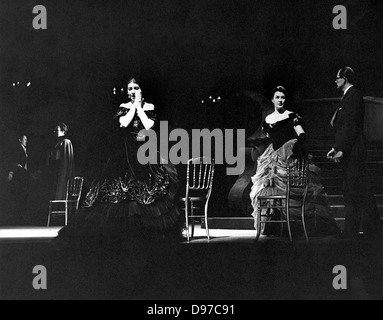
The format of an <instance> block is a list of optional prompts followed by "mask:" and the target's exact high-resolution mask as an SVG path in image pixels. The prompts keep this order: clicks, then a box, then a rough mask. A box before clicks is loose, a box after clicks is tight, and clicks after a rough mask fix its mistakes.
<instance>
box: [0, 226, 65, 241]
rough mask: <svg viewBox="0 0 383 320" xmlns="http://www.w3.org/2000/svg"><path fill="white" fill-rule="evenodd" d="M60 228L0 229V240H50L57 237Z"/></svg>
mask: <svg viewBox="0 0 383 320" xmlns="http://www.w3.org/2000/svg"><path fill="white" fill-rule="evenodd" d="M60 229H61V227H54V228H43V227H41V228H40V227H30V228H27V227H23V228H16V227H15V228H1V229H0V239H34V238H38V239H52V238H55V237H57V236H58V232H59V231H60Z"/></svg>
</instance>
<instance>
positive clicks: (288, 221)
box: [286, 198, 293, 242]
mask: <svg viewBox="0 0 383 320" xmlns="http://www.w3.org/2000/svg"><path fill="white" fill-rule="evenodd" d="M289 202H290V199H289V198H287V199H286V220H287V229H288V231H289V238H290V241H291V242H292V241H293V237H292V235H291V226H290V203H289Z"/></svg>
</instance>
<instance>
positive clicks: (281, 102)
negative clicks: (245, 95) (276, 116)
mask: <svg viewBox="0 0 383 320" xmlns="http://www.w3.org/2000/svg"><path fill="white" fill-rule="evenodd" d="M271 101H272V102H273V104H274V108H275V110H276V111H280V110H283V109H284V107H285V103H286V95H285V94H284V93H283V92H280V91H277V92H275V93H274V97H273V99H272V100H271Z"/></svg>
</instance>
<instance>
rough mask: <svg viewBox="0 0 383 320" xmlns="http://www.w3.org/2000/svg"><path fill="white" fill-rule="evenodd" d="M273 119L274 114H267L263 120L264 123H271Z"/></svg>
mask: <svg viewBox="0 0 383 320" xmlns="http://www.w3.org/2000/svg"><path fill="white" fill-rule="evenodd" d="M273 119H274V114H273V113H272V114H269V115H268V116H267V117H266V118H265V122H267V123H272V122H273Z"/></svg>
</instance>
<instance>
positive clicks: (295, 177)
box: [256, 159, 309, 241]
mask: <svg viewBox="0 0 383 320" xmlns="http://www.w3.org/2000/svg"><path fill="white" fill-rule="evenodd" d="M308 187H309V164H308V161H307V160H305V159H294V160H293V161H291V162H290V163H289V166H288V168H287V186H286V193H285V194H283V195H270V196H259V197H258V200H257V201H258V212H257V214H258V217H257V219H256V221H257V234H256V240H258V239H259V237H260V235H261V233H262V230H263V229H264V228H262V225H264V224H266V223H280V224H281V235H282V234H283V226H284V224H287V228H288V232H289V238H290V241H292V240H293V238H292V234H291V225H290V223H291V220H290V209H292V208H299V209H300V210H301V220H300V221H301V222H302V225H303V231H304V234H305V238H306V240H307V241H308V239H309V238H308V235H307V230H306V223H305V209H306V207H305V202H306V198H307V192H308ZM292 191H294V196H293V197H292ZM292 199H293V200H294V201H297V202H299V203H300V205H299V206H292V205H291V200H292ZM276 209H277V210H279V211H280V219H279V220H271V217H272V216H273V214H274V210H276ZM284 213H285V215H286V218H284Z"/></svg>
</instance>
